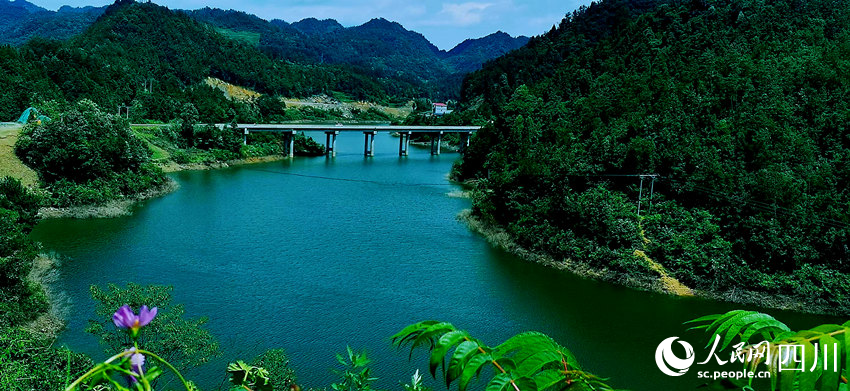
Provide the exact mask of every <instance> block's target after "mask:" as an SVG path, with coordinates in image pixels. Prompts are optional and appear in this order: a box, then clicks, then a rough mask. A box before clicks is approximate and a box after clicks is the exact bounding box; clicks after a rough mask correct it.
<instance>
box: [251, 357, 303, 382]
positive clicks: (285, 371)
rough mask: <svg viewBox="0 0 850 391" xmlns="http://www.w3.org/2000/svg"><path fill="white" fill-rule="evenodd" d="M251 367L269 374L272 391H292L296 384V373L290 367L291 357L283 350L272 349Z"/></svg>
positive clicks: (255, 360) (253, 361) (254, 361)
mask: <svg viewBox="0 0 850 391" xmlns="http://www.w3.org/2000/svg"><path fill="white" fill-rule="evenodd" d="M251 365H253V366H255V367H261V368H263V369H265V370H267V371H268V372H269V380H271V385H272V390H274V391H290V387H291V386H293V385H295V384H296V378H295V371H294V370H293V369H292V368H291V367H290V366H289V356H287V355H286V352H285V351H284V350H283V349H270V350H267V351H266V352H265V353H263V354H261V355H259V356H257V357H256V358H254V360H252V361H251Z"/></svg>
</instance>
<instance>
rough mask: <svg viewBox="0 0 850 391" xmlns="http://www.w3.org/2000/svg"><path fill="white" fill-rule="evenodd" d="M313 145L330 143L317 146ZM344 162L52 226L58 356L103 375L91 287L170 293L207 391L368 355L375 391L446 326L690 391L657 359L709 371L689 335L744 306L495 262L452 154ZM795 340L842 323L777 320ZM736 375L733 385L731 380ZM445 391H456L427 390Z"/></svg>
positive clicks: (643, 382) (232, 178) (348, 143)
mask: <svg viewBox="0 0 850 391" xmlns="http://www.w3.org/2000/svg"><path fill="white" fill-rule="evenodd" d="M315 137H316V138H317V139H320V140H321V141H324V140H323V138H324V135H323V134H318V135H316V136H315ZM337 147H338V151H339V154H338V155H337V157H336V158H333V159H326V158H324V157H319V158H296V159H294V160H292V161H284V162H276V163H268V164H258V165H251V166H242V167H235V168H229V169H223V170H215V171H194V172H181V173H176V174H174V175H173V178H174V179H175V180H176V181H177V182H179V184H180V189H179V190H178V191H176V192H174V193H172V194H170V195H167V196H165V197H161V198H157V199H154V200H150V201H148V202H145V203H144V204H142V205H139V206H138V207H137V208H136V209H135V211H134V213H133V215H132V216H128V217H122V218H116V219H92V220H66V219H58V220H47V221H43V222H41V223H40V224H39V225H38V227H37V228H36V230H35V231H34V232H33V237H34V238H35V239H36V240H39V241H41V242H42V243H43V244H44V246H45V249H46V250H48V251H53V252H55V253H56V254H58V255H60V256H61V257H62V259H63V262H62V265H61V267H60V270H59V273H60V280H59V281H60V282H59V283H58V287H57V288H58V289H59V290H61V291H62V292H63V293H64V295H65V296H66V297H67V301H68V305H69V308H70V310H69V311H68V314H69V315H68V328H67V330H66V331H65V332H64V333H63V334H62V335H61V338H60V342H62V343H64V344H67V345H68V346H70V347H71V348H73V349H76V350H80V351H84V352H87V353H89V354H91V355H93V356H94V357H95V358H96V359H103V358H105V354H104V352H103V350H102V348H101V347H99V346H98V344H97V340H96V339H94V338H93V337H91V336H89V335H87V334H85V333H84V332H83V329H84V327H85V324H86V321H87V320H88V319H89V318H91V317H92V315H93V308H94V305H93V303H92V301H91V299H90V298H89V286H90V285H100V286H105V285H106V284H108V283H116V284H125V283H127V282H136V283H140V284H167V285H173V286H174V301H175V302H178V303H185V306H186V311H187V313H188V314H189V315H190V316H209V317H210V322H209V328H210V329H211V331H212V332H213V333H214V334H215V335H216V337H217V338H218V339H219V341H221V344H222V348H223V352H224V355H223V357H222V358H221V359H219V360H216V361H215V362H213V363H211V364H210V365H207V366H205V367H203V368H200V369H198V370H195V371H193V372H192V373H190V374H189V375H190V377H191V378H193V379H194V380H195V381H196V382H197V383H199V385H201V386H202V387H204V388H205V389H216V388H217V387H218V386H219V385H220V384H221V382H222V381H223V380H224V378H225V375H224V373H225V372H224V368H225V366H226V363H227V362H229V361H233V360H236V359H245V360H250V359H251V358H252V357H254V356H255V355H257V354H259V353H260V352H262V351H264V350H266V349H269V348H285V349H286V350H287V351H288V352H289V354H290V358H291V360H292V364H293V366H294V367H295V369H296V372H297V374H298V377H299V382H300V383H301V384H303V385H304V386H307V387H319V388H321V387H327V386H328V385H329V384H330V382H332V381H334V380H335V377H334V374H333V373H332V372H331V369H332V368H334V367H335V366H336V365H337V364H336V361H335V359H334V353H336V352H341V351H344V349H345V347H346V345H350V346H352V347H353V348H356V349H361V348H365V349H367V350H368V352H369V353H370V356H371V358H372V359H373V360H374V365H373V366H374V370H375V375H377V376H378V377H380V380H379V381H378V384H377V385H378V387H379V388H382V389H387V390H399V389H400V386H399V382H400V381H408V380H409V378H410V375H411V374H412V373H413V372H414V371H415V370H416V369H420V370H423V371H427V370H426V368H427V361H426V360H425V355H424V352H420V354H419V355H415V359H414V361H413V362H408V360H407V354H406V352H401V351H397V350H395V349H393V348H391V347H390V340H389V337H390V336H391V335H392V334H394V333H395V332H397V331H398V330H400V329H401V328H402V327H403V326H405V325H407V324H410V323H413V322H416V321H420V320H425V319H438V320H444V321H449V322H452V323H454V324H455V325H456V326H458V327H460V328H465V329H467V330H469V331H471V332H472V333H473V335H476V336H478V337H479V338H481V339H482V340H484V341H485V342H488V343H490V344H492V345H495V344H497V343H498V342H500V341H502V340H504V339H505V338H507V337H509V336H511V335H513V334H515V333H518V332H521V331H525V330H538V331H542V332H545V333H547V334H549V335H550V336H552V337H554V338H555V339H556V340H558V341H559V342H560V343H562V344H563V345H565V346H567V347H568V348H570V349H571V350H572V351H573V352H574V353H575V354H576V356H577V357H578V358H579V359H580V360H581V362H582V363H583V365H584V366H585V368H587V369H589V370H591V371H593V372H595V373H598V374H599V375H602V376H606V377H610V378H611V383H612V384H613V385H615V386H618V387H625V388H630V389H633V390H662V389H671V390H677V389H681V390H690V389H694V386H695V385H696V384H698V382H697V380H696V375H695V374H694V373H693V370H692V372H690V373H688V374H687V375H686V376H683V377H681V378H669V377H666V376H664V375H662V374H661V373H660V372H659V371H658V369H657V368H656V367H655V362H654V358H653V357H654V353H655V348H656V346H657V345H658V343H659V342H660V341H661V340H663V339H665V338H667V337H670V336H680V337H681V338H683V339H685V340H688V341H690V342H691V343H692V344H693V345H694V347H695V349H696V351H697V356H698V357H697V359H698V361H701V360H702V359H703V356H704V355H705V354H706V353H707V352H703V351H702V349H701V348H702V346H703V345H702V344H703V343H704V341H705V337H704V336H703V335H702V334H701V333H698V332H693V331H691V332H686V331H685V329H686V327H683V326H682V325H681V323H682V322H684V321H686V320H689V319H693V318H696V317H699V316H702V315H705V314H710V313H718V312H723V311H727V310H730V309H734V308H739V307H740V306H737V305H733V304H727V303H716V302H711V301H706V300H699V299H683V298H675V297H669V296H665V295H659V294H653V293H646V292H637V291H633V290H630V289H626V288H622V287H618V286H614V285H610V284H605V283H598V282H593V281H587V280H583V279H581V278H577V277H575V276H572V275H569V274H566V273H561V272H557V271H553V270H550V269H547V268H543V267H541V266H538V265H535V264H529V263H527V262H524V261H522V260H520V259H518V258H516V257H514V256H512V255H510V254H506V253H505V252H503V251H500V250H497V249H494V248H491V247H490V246H489V245H488V244H487V243H486V242H485V240H484V239H482V238H481V237H479V236H477V235H476V234H473V233H472V232H470V231H469V230H468V229H467V228H466V226H465V225H464V224H463V223H461V222H458V221H457V219H456V215H457V214H458V212H460V211H461V210H463V209H465V208H468V207H469V201H468V200H466V199H462V198H456V197H452V196H449V193H451V192H453V191H457V190H458V189H459V188H458V187H457V186H455V185H452V184H450V183H449V182H448V181H447V179H446V177H447V173H448V172H449V169H450V167H451V164H452V162H453V161H454V160H455V159H456V158H457V154H454V153H445V154H443V155H441V156H437V157H432V156H430V155H429V154H428V151H427V150H426V149H416V148H412V151H411V155H410V156H408V157H405V158H399V157H398V155H397V151H398V141H397V139H395V138H392V137H390V136H389V135H387V134H379V135H378V137H376V151H377V155H376V156H375V157H373V158H364V157H363V156H362V148H363V138H362V135H359V134H342V135H340V137H339V140H338V142H337ZM768 312H770V313H771V314H773V315H774V316H776V317H778V318H779V319H780V320H783V321H785V322H787V323H789V325H791V326H792V327H798V328H805V327H811V326H813V325H816V324H820V323H826V322H836V321H838V320H836V319H830V318H825V317H818V316H812V315H804V314H797V313H790V312H782V311H768ZM732 369H735V368H732ZM434 388H435V390H437V391H439V390H441V389H445V388H444V386H440V385H438V384H436V383H435V384H434Z"/></svg>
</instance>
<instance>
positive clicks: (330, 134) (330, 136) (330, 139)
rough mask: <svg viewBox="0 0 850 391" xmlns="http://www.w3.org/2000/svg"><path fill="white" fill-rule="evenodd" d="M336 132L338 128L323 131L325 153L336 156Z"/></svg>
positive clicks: (337, 132)
mask: <svg viewBox="0 0 850 391" xmlns="http://www.w3.org/2000/svg"><path fill="white" fill-rule="evenodd" d="M338 134H339V131H338V130H328V131H325V155H328V156H330V157H334V156H336V136H337V135H338Z"/></svg>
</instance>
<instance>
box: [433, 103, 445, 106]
mask: <svg viewBox="0 0 850 391" xmlns="http://www.w3.org/2000/svg"><path fill="white" fill-rule="evenodd" d="M445 105H446V104H445V103H434V106H445Z"/></svg>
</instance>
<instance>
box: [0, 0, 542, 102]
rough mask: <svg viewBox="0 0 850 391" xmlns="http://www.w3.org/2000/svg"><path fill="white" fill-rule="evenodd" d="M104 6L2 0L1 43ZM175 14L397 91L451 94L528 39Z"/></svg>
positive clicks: (382, 23)
mask: <svg viewBox="0 0 850 391" xmlns="http://www.w3.org/2000/svg"><path fill="white" fill-rule="evenodd" d="M104 10H105V7H100V8H94V7H85V8H72V7H68V6H65V7H62V8H61V9H59V11H57V12H53V11H47V10H45V9H43V8H40V7H38V6H35V5H33V4H31V3H28V2H26V1H25V0H16V1H10V0H0V43H5V44H11V45H14V46H20V45H23V44H24V43H26V42H27V41H29V40H30V39H32V38H35V37H39V38H46V39H56V40H66V39H69V38H71V37H73V36H75V35H77V34H80V33H82V32H83V31H84V30H85V29H86V28H88V27H89V26H91V25H92V24H93V23H94V22H95V20H97V18H98V17H99V16H100V15H102V14H103V12H104ZM180 12H182V13H184V14H186V15H188V16H190V17H191V18H192V19H195V20H197V21H200V22H203V23H208V24H211V25H213V26H215V28H216V31H217V32H218V33H220V34H221V35H223V36H225V37H227V38H230V39H233V40H236V41H239V42H241V43H244V44H248V45H251V46H254V47H256V48H258V49H259V50H260V51H261V52H263V53H264V54H265V55H267V56H269V57H271V58H274V59H280V60H287V61H290V62H296V63H302V64H312V65H322V64H336V65H342V66H345V67H348V68H349V69H352V70H353V72H355V73H358V74H362V75H366V76H368V77H371V78H373V79H377V80H378V81H379V82H380V84H381V85H382V88H383V89H384V92H385V93H387V94H389V95H394V96H400V97H402V96H403V97H430V98H433V99H449V98H456V97H457V96H458V94H459V88H460V80H461V79H462V77H463V75H464V74H465V73H467V72H469V71H472V70H476V69H478V68H480V66H481V64H483V63H484V62H486V61H487V60H490V59H493V58H495V57H498V56H500V55H502V54H504V53H506V52H508V51H510V50H513V49H516V48H518V47H520V46H522V45H524V44H525V43H526V42H527V38H525V37H519V38H512V37H510V36H509V35H507V34H504V33H496V34H492V35H490V36H487V37H484V38H479V39H473V40H467V41H464V42H463V43H462V44H460V45H458V47H456V48H454V49H452V50H451V51H449V52H445V51H442V50H439V49H437V47H435V46H434V45H433V44H431V42H429V41H428V40H427V39H426V38H425V37H423V36H422V35H421V34H419V33H416V32H413V31H409V30H407V29H405V28H404V27H403V26H401V25H400V24H398V23H395V22H390V21H387V20H385V19H374V20H371V21H369V22H367V23H365V24H363V25H361V26H355V27H348V28H346V27H343V26H342V25H340V24H339V23H338V22H337V21H335V20H333V19H327V20H321V21H320V20H317V19H314V18H308V19H304V20H301V21H298V22H295V23H292V24H289V23H287V22H285V21H282V20H272V21H266V20H264V19H261V18H259V17H257V16H255V15H251V14H247V13H245V12H241V11H234V10H228V11H225V10H221V9H216V8H209V7H206V8H202V9H198V10H192V11H180Z"/></svg>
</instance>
